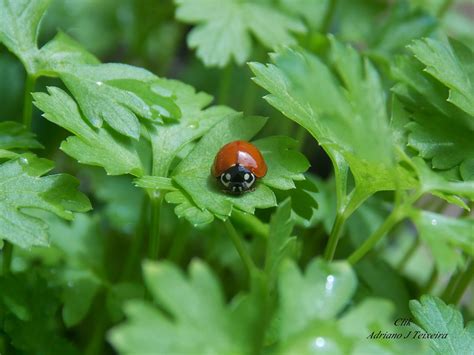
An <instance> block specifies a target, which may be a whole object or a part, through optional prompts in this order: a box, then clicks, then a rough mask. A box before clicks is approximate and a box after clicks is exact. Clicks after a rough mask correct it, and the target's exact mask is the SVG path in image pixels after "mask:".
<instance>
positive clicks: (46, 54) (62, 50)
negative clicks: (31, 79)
mask: <svg viewBox="0 0 474 355" xmlns="http://www.w3.org/2000/svg"><path fill="white" fill-rule="evenodd" d="M72 64H100V61H99V60H98V59H97V58H96V57H95V56H94V55H92V54H91V53H89V52H88V51H87V50H85V49H84V48H83V47H82V46H81V45H80V44H79V43H78V42H76V41H75V40H74V39H72V38H71V37H69V36H68V35H67V34H65V33H64V32H61V31H60V32H58V34H57V35H56V36H55V37H54V38H53V39H52V40H50V41H49V42H48V43H46V44H45V45H44V46H43V47H41V49H40V51H39V52H38V55H37V58H36V65H37V75H48V76H56V75H57V73H58V72H62V71H67V68H68V67H69V66H71V65H72Z"/></svg>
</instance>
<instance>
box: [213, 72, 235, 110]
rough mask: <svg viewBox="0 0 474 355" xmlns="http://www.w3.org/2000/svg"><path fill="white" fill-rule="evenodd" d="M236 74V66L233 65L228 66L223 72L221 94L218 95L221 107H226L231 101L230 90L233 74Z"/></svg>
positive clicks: (220, 84) (220, 86) (220, 85)
mask: <svg viewBox="0 0 474 355" xmlns="http://www.w3.org/2000/svg"><path fill="white" fill-rule="evenodd" d="M233 72H234V65H233V64H232V63H229V64H227V66H226V67H225V68H224V70H223V71H222V75H221V79H220V83H219V93H218V95H217V97H218V102H219V105H226V104H228V101H229V88H230V83H231V81H232V74H233Z"/></svg>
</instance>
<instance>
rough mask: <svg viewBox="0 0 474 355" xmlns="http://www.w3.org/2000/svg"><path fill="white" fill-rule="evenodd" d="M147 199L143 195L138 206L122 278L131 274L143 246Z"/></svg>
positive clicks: (124, 278)
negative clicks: (138, 209)
mask: <svg viewBox="0 0 474 355" xmlns="http://www.w3.org/2000/svg"><path fill="white" fill-rule="evenodd" d="M149 201H150V200H149V199H148V197H147V196H144V197H143V201H142V205H141V208H140V219H139V221H138V225H137V228H136V232H135V236H134V237H133V240H132V241H131V244H132V245H131V248H130V252H129V253H128V257H127V260H126V262H125V267H124V269H123V272H122V277H121V278H122V280H127V279H129V278H130V277H131V276H132V272H133V269H134V267H135V266H136V264H137V261H138V259H139V256H140V250H141V249H142V246H143V237H144V234H145V233H144V232H145V226H146V222H147V212H148V205H149Z"/></svg>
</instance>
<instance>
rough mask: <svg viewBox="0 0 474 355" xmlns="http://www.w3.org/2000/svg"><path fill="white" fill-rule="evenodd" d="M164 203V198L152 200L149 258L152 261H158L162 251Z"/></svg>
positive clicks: (153, 198)
mask: <svg viewBox="0 0 474 355" xmlns="http://www.w3.org/2000/svg"><path fill="white" fill-rule="evenodd" d="M162 202H163V198H162V196H159V197H152V198H151V230H150V244H149V246H148V257H149V258H150V259H157V258H158V253H159V249H160V239H161V238H160V215H161V205H162Z"/></svg>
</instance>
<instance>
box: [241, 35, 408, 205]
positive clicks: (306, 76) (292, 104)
mask: <svg viewBox="0 0 474 355" xmlns="http://www.w3.org/2000/svg"><path fill="white" fill-rule="evenodd" d="M330 41H331V44H332V46H331V61H330V62H329V63H325V62H323V60H322V59H320V58H318V57H316V56H314V55H312V54H310V53H309V52H306V51H304V50H302V49H283V50H282V51H280V52H278V53H277V54H275V55H273V56H272V60H273V62H274V63H275V64H268V65H263V64H259V63H251V64H250V67H251V69H252V71H253V72H254V74H255V78H254V80H255V82H256V83H257V84H258V85H260V86H262V87H263V88H265V89H266V90H267V91H269V92H270V94H269V95H267V96H266V97H265V99H266V100H267V101H268V102H269V103H270V104H271V105H272V106H274V107H275V108H277V109H278V110H279V111H281V112H282V113H283V114H284V115H286V116H287V117H288V118H290V119H292V120H293V121H295V122H296V123H298V124H299V125H301V126H303V127H304V128H306V129H307V130H308V131H309V132H310V133H311V135H312V136H313V137H314V138H315V139H316V140H317V141H318V143H319V144H320V145H321V146H322V147H323V148H324V149H325V150H326V152H327V153H328V155H329V156H330V157H331V160H332V161H333V164H334V167H335V170H336V177H337V181H338V191H340V192H338V194H340V195H342V196H341V198H339V199H338V201H339V202H341V201H342V200H343V199H344V198H345V189H346V183H347V165H349V166H350V169H351V172H352V174H353V175H354V178H355V182H356V188H355V196H356V197H357V198H355V199H354V201H356V204H357V203H360V202H361V201H363V200H364V199H365V198H367V197H368V196H370V195H371V194H373V193H375V192H377V191H381V190H394V189H396V188H397V187H411V186H412V185H413V179H411V178H410V177H409V175H408V174H407V172H406V171H405V170H403V169H402V168H401V167H400V166H397V165H395V157H394V152H393V145H392V141H391V140H392V139H391V137H392V136H391V132H390V129H389V126H388V118H387V110H386V104H385V99H384V94H383V88H382V84H381V82H380V79H379V77H378V74H377V72H376V71H375V68H374V67H373V66H372V65H371V64H370V62H368V61H367V60H363V59H362V58H361V57H360V56H359V55H358V53H357V52H356V51H355V50H354V49H353V48H351V47H346V46H343V45H342V44H340V43H339V42H337V41H336V40H335V39H334V38H333V37H330ZM367 137H370V139H367Z"/></svg>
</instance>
